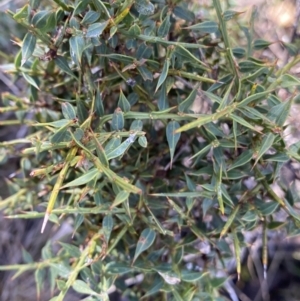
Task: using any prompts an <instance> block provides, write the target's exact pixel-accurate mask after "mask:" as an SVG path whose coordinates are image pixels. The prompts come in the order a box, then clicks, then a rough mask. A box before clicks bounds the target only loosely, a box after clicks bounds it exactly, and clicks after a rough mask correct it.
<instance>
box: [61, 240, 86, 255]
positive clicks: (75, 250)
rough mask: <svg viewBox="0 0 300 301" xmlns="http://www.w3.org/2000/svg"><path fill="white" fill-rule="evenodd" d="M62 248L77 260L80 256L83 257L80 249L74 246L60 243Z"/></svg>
mask: <svg viewBox="0 0 300 301" xmlns="http://www.w3.org/2000/svg"><path fill="white" fill-rule="evenodd" d="M58 243H59V244H60V245H61V246H62V248H63V249H64V250H65V251H66V252H67V253H68V254H69V255H71V256H72V257H75V258H79V257H80V255H81V252H80V250H79V248H78V247H76V246H74V245H71V244H66V243H63V242H61V241H59V242H58Z"/></svg>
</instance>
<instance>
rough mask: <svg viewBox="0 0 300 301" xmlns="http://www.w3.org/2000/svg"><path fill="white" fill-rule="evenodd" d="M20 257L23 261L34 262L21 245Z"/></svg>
mask: <svg viewBox="0 0 300 301" xmlns="http://www.w3.org/2000/svg"><path fill="white" fill-rule="evenodd" d="M21 250H22V258H23V261H24V262H25V263H32V262H34V260H33V258H32V256H31V255H30V253H28V252H27V251H26V250H25V249H24V248H23V247H22V249H21Z"/></svg>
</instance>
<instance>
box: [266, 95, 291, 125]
mask: <svg viewBox="0 0 300 301" xmlns="http://www.w3.org/2000/svg"><path fill="white" fill-rule="evenodd" d="M291 105H292V99H290V100H289V101H286V102H283V103H280V104H279V105H276V106H273V107H272V108H271V110H270V111H269V112H268V114H267V118H268V119H269V120H271V121H274V122H275V123H276V124H277V125H279V126H283V125H284V123H285V121H286V119H287V117H288V115H289V112H290V108H291Z"/></svg>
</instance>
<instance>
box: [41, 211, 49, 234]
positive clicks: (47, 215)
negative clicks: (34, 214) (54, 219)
mask: <svg viewBox="0 0 300 301" xmlns="http://www.w3.org/2000/svg"><path fill="white" fill-rule="evenodd" d="M48 220H49V213H47V212H46V213H45V217H44V221H43V225H42V230H41V233H44V230H45V228H46V225H47V222H48Z"/></svg>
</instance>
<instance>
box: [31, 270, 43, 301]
mask: <svg viewBox="0 0 300 301" xmlns="http://www.w3.org/2000/svg"><path fill="white" fill-rule="evenodd" d="M34 279H35V283H36V295H37V299H38V300H39V299H40V296H41V291H42V289H43V284H44V283H45V270H44V269H39V268H38V269H36V270H35V272H34Z"/></svg>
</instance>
